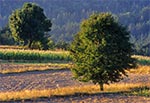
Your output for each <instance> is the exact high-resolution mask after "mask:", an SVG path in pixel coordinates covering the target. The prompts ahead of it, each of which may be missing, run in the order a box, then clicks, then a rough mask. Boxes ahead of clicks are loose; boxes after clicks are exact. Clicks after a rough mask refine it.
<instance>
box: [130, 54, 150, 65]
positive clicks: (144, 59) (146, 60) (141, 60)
mask: <svg viewBox="0 0 150 103" xmlns="http://www.w3.org/2000/svg"><path fill="white" fill-rule="evenodd" d="M132 57H133V58H135V59H137V63H138V64H139V65H150V57H149V56H140V55H133V56H132Z"/></svg>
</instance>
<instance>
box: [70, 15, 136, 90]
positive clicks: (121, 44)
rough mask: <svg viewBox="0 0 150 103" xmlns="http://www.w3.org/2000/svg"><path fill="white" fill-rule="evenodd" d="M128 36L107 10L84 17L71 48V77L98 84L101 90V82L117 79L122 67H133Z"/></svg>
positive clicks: (121, 74) (105, 82)
mask: <svg viewBox="0 0 150 103" xmlns="http://www.w3.org/2000/svg"><path fill="white" fill-rule="evenodd" d="M129 38H130V36H129V32H128V31H127V30H126V28H125V27H123V26H121V25H120V24H118V22H117V21H116V20H115V19H114V18H113V16H112V15H111V14H109V13H102V14H93V15H91V16H90V18H89V19H87V20H83V21H82V23H81V26H80V31H79V32H78V33H77V34H76V36H75V38H74V41H73V42H72V44H71V48H70V51H71V55H72V58H73V61H74V66H73V68H72V72H73V74H74V77H75V78H76V79H78V80H80V81H92V82H93V83H95V84H96V83H98V84H99V85H100V88H101V90H103V84H110V83H113V82H118V81H120V80H121V79H122V78H123V75H125V76H126V72H125V70H126V69H129V68H132V67H134V66H135V60H134V59H133V58H131V54H132V44H131V43H130V42H129Z"/></svg>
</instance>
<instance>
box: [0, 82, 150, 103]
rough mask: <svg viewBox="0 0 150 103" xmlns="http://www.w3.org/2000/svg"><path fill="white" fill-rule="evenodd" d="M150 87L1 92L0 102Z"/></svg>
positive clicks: (140, 85) (131, 86)
mask: <svg viewBox="0 0 150 103" xmlns="http://www.w3.org/2000/svg"><path fill="white" fill-rule="evenodd" d="M145 86H150V84H140V83H139V84H111V85H105V86H104V88H105V91H103V92H101V91H100V89H99V86H98V85H85V86H78V87H73V86H72V87H63V88H57V89H47V90H22V91H17V92H0V101H10V100H24V99H33V98H34V99H35V98H39V97H50V96H66V95H74V94H76V93H81V94H82V93H88V94H93V93H108V92H113V93H114V92H127V91H128V92H129V91H131V90H132V89H133V88H141V87H145Z"/></svg>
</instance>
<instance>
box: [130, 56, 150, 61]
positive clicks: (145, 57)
mask: <svg viewBox="0 0 150 103" xmlns="http://www.w3.org/2000/svg"><path fill="white" fill-rule="evenodd" d="M132 57H133V58H136V59H144V60H150V56H141V55H133V56H132Z"/></svg>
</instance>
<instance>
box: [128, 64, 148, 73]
mask: <svg viewBox="0 0 150 103" xmlns="http://www.w3.org/2000/svg"><path fill="white" fill-rule="evenodd" d="M127 72H128V73H134V74H150V66H144V65H139V66H137V67H136V68H134V69H130V70H129V71H127Z"/></svg>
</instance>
